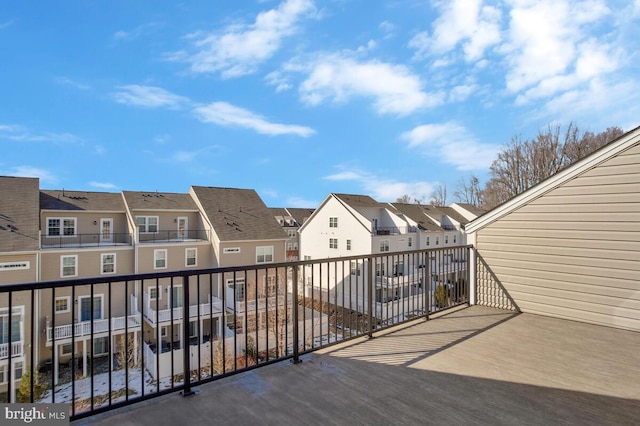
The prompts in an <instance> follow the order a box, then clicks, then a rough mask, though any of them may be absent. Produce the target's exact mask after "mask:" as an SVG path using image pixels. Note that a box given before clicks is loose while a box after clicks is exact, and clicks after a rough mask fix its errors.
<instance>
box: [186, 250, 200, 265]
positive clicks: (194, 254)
mask: <svg viewBox="0 0 640 426" xmlns="http://www.w3.org/2000/svg"><path fill="white" fill-rule="evenodd" d="M184 256H185V266H196V265H197V264H198V249H197V248H188V249H185V250H184Z"/></svg>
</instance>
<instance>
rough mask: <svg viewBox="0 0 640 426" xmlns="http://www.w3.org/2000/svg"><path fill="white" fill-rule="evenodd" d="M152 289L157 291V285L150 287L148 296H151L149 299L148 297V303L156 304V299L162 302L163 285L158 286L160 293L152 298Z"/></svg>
mask: <svg viewBox="0 0 640 426" xmlns="http://www.w3.org/2000/svg"><path fill="white" fill-rule="evenodd" d="M152 289H153V290H155V289H156V286H155V284H152V285H150V286H149V287H148V290H149V291H147V294H148V295H149V297H147V301H148V302H149V303H151V302H155V301H156V299H157V300H162V284H158V293H157V294H156V297H151V290H152Z"/></svg>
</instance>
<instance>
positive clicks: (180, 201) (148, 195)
mask: <svg viewBox="0 0 640 426" xmlns="http://www.w3.org/2000/svg"><path fill="white" fill-rule="evenodd" d="M122 194H123V195H124V198H125V200H126V201H127V206H128V207H129V209H130V210H183V211H187V210H188V211H197V210H198V205H197V204H196V202H195V201H194V200H193V198H191V195H190V194H178V193H174V192H157V191H156V192H149V191H147V192H145V191H122Z"/></svg>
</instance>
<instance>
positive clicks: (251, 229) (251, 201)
mask: <svg viewBox="0 0 640 426" xmlns="http://www.w3.org/2000/svg"><path fill="white" fill-rule="evenodd" d="M192 189H193V192H194V193H195V195H196V197H197V199H198V201H199V202H200V204H201V205H202V208H203V209H204V213H205V215H206V216H207V218H208V219H209V221H210V222H211V224H212V225H213V229H214V231H215V233H216V234H217V235H218V237H219V238H220V240H221V241H250V240H284V239H286V238H287V234H286V233H285V231H284V230H283V229H282V228H281V227H280V225H278V222H276V221H275V220H274V215H273V213H272V212H271V211H270V210H269V208H268V207H267V206H266V205H265V204H264V202H263V201H262V199H261V198H260V196H259V195H258V193H257V192H256V191H254V190H253V189H237V188H218V187H210V186H192Z"/></svg>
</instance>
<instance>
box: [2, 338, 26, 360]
mask: <svg viewBox="0 0 640 426" xmlns="http://www.w3.org/2000/svg"><path fill="white" fill-rule="evenodd" d="M23 354H24V342H23V341H22V340H19V341H17V342H11V357H12V358H13V357H19V356H22V355H23ZM7 358H9V343H0V360H2V359H7Z"/></svg>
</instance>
